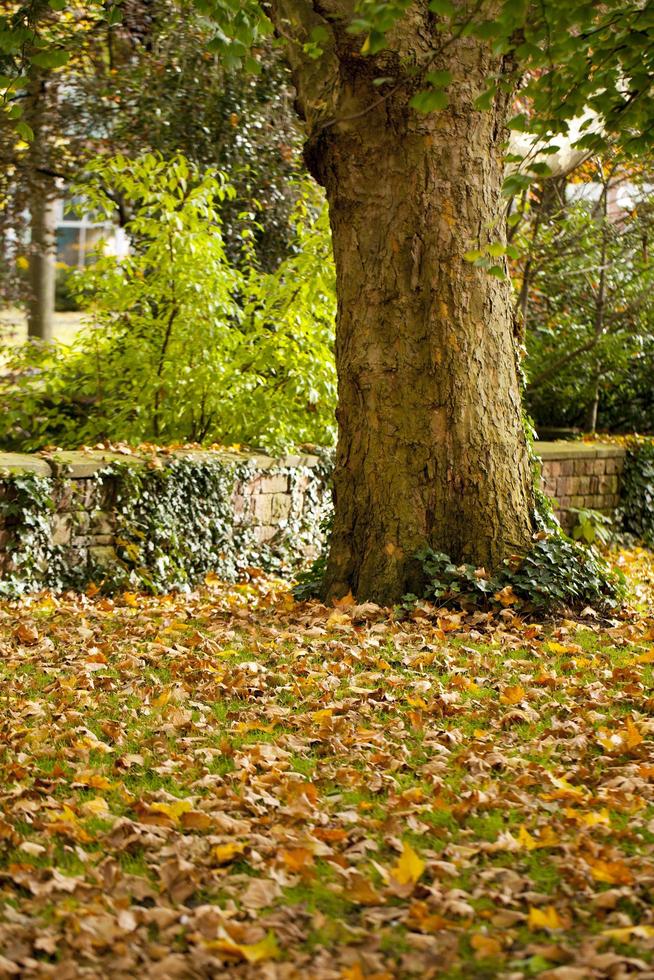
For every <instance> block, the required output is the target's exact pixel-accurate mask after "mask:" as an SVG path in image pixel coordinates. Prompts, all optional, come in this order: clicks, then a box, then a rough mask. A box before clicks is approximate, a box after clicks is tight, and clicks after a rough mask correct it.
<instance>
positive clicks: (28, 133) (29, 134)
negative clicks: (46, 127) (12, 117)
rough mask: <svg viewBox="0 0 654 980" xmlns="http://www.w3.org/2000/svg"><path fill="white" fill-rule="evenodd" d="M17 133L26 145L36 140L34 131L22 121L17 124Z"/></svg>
mask: <svg viewBox="0 0 654 980" xmlns="http://www.w3.org/2000/svg"><path fill="white" fill-rule="evenodd" d="M16 132H17V133H18V135H19V136H20V137H21V138H22V139H24V140H25V142H26V143H31V142H32V140H33V139H34V131H33V130H32V128H31V127H30V126H28V125H27V123H26V122H23V120H22V119H21V120H20V122H17V123H16Z"/></svg>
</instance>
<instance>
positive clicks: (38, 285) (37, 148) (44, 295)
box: [25, 69, 57, 341]
mask: <svg viewBox="0 0 654 980" xmlns="http://www.w3.org/2000/svg"><path fill="white" fill-rule="evenodd" d="M55 100H56V84H55V82H54V80H53V79H52V77H51V73H48V72H46V71H40V70H38V69H37V70H34V74H33V77H32V78H31V80H30V84H29V88H28V101H27V105H26V112H25V116H26V120H27V121H28V122H29V125H30V126H31V128H32V131H33V133H34V138H33V139H32V141H31V143H30V149H29V155H30V164H31V172H30V174H29V188H30V198H29V211H30V237H31V242H30V269H29V287H30V291H29V296H28V302H27V333H28V336H29V337H33V338H35V339H38V340H44V341H51V340H52V338H53V328H54V306H55V276H56V261H57V225H56V212H55V201H56V197H57V183H56V179H55V178H54V177H52V176H51V175H50V166H51V148H50V143H51V140H52V134H51V132H50V127H49V119H50V115H51V113H52V110H53V104H54V101H55Z"/></svg>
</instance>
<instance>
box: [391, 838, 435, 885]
mask: <svg viewBox="0 0 654 980" xmlns="http://www.w3.org/2000/svg"><path fill="white" fill-rule="evenodd" d="M425 867H426V865H425V862H424V861H423V860H422V858H421V857H420V855H419V854H417V853H416V852H415V851H414V849H413V848H412V847H411V845H410V844H409V843H408V842H407V841H404V843H403V844H402V854H401V855H400V860H399V861H398V862H397V864H396V865H395V867H394V868H391V874H392V875H393V877H394V878H395V880H396V881H397V883H398V884H399V885H408V884H410V883H413V884H415V882H416V881H418V879H419V878H420V876H421V875H422V873H423V871H424V870H425Z"/></svg>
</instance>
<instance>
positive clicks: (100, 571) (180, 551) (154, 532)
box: [0, 455, 331, 596]
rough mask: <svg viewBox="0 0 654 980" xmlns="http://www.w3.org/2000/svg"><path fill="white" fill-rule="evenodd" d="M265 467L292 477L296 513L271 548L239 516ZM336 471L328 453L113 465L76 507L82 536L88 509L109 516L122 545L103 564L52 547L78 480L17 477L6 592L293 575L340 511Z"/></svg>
mask: <svg viewBox="0 0 654 980" xmlns="http://www.w3.org/2000/svg"><path fill="white" fill-rule="evenodd" d="M259 473H264V474H265V475H282V476H286V477H288V479H289V487H290V489H289V493H290V497H291V508H290V514H289V517H288V518H287V519H285V520H280V521H279V522H278V525H279V526H278V530H277V533H276V534H275V536H274V538H273V539H272V540H271V541H269V542H266V543H264V544H262V543H259V542H258V541H257V539H256V534H255V528H254V526H253V523H252V519H251V518H249V517H248V514H247V512H246V513H244V514H243V515H238V514H235V512H234V495H235V493H236V492H237V490H239V489H247V486H248V484H249V483H250V482H251V481H252V479H253V477H254V476H256V475H258V474H259ZM330 473H331V461H330V458H329V456H328V455H326V456H325V457H324V458H322V459H321V461H320V463H319V465H317V466H290V465H289V466H285V465H277V466H274V467H273V468H271V469H269V470H264V471H262V470H259V469H257V465H256V460H237V461H231V460H225V459H218V458H216V459H206V458H205V459H201V460H197V459H192V458H185V457H178V458H172V459H171V460H169V461H166V462H165V463H164V464H163V465H161V464H160V463H159V462H155V465H152V466H135V465H133V464H132V463H128V462H125V463H123V462H119V463H112V464H110V465H109V466H107V467H105V468H104V469H102V470H101V471H100V472H98V473H97V474H96V476H95V477H94V478H93V479H94V482H95V483H96V485H97V493H95V494H93V497H94V504H93V505H89V504H88V503H87V505H86V508H85V507H84V506H83V505H82V504H81V503H80V502H78V503H76V504H75V506H73V507H72V508H69V510H68V512H67V515H68V519H69V520H70V521H71V535H72V536H75V535H76V534H78V536H81V537H83V536H84V532H85V530H86V529H87V528H88V519H89V507H92V508H94V509H95V511H96V513H97V511H98V510H99V509H100V507H102V508H104V509H106V510H107V511H108V512H109V514H110V517H111V521H112V524H113V530H114V535H113V536H114V550H113V551H112V550H111V549H109V548H105V549H101V550H102V551H103V552H104V555H103V558H102V561H100V560H98V558H97V557H95V556H94V555H92V553H91V552H88V549H87V552H88V557H87V559H86V560H85V561H80V550H79V546H78V547H76V548H75V547H71V546H68V545H56V544H54V543H53V520H54V516H55V514H56V510H57V501H59V500H61V496H62V494H63V493H66V492H69V493H73V494H74V493H75V489H74V485H75V482H76V481H74V480H70V479H66V476H65V472H62V473H61V474H60V475H58V476H57V477H53V478H46V477H39V476H35V475H33V474H18V475H11V476H8V477H6V478H5V479H4V481H3V482H4V489H3V490H2V493H1V494H0V523H2V524H4V525H5V526H6V528H7V534H8V540H7V542H6V545H5V549H4V551H5V574H4V575H3V577H2V580H0V594H2V595H7V596H13V595H19V594H21V593H24V592H28V591H36V590H38V589H43V588H50V589H54V590H62V589H65V588H80V587H82V586H83V585H85V584H89V583H90V582H94V583H96V584H98V585H101V586H102V588H103V589H105V590H107V591H116V590H120V589H125V588H130V589H139V590H143V591H151V592H165V591H169V590H188V589H190V588H192V587H193V586H194V585H196V584H197V583H198V582H200V581H201V580H202V579H203V577H204V576H205V575H206V574H207V572H209V571H211V572H215V573H216V574H217V575H219V576H220V577H221V578H225V579H232V580H233V579H234V578H236V577H238V575H239V574H240V573H242V572H243V570H244V569H246V568H247V567H251V566H255V567H257V568H262V569H264V570H265V571H273V572H285V573H287V574H291V573H293V572H294V571H296V570H297V569H298V568H299V567H301V566H302V564H303V563H306V556H307V552H308V551H309V550H312V551H313V552H315V551H316V550H318V549H319V548H320V546H321V544H322V531H321V527H323V526H324V517H325V514H326V513H328V512H329V510H330V508H331V503H330V494H329V492H328V484H329V480H330ZM71 484H72V485H73V488H72V490H71ZM93 516H94V514H93V513H91V520H92V519H93ZM76 522H79V526H78V527H76Z"/></svg>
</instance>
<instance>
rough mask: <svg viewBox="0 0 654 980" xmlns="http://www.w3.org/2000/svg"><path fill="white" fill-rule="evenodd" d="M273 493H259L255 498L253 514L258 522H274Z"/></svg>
mask: <svg viewBox="0 0 654 980" xmlns="http://www.w3.org/2000/svg"><path fill="white" fill-rule="evenodd" d="M272 502H273V497H272V494H269V493H259V494H257V496H256V497H254V498H253V505H254V507H253V516H254V517H255V518H256V521H257V523H258V524H271V523H272Z"/></svg>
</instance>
